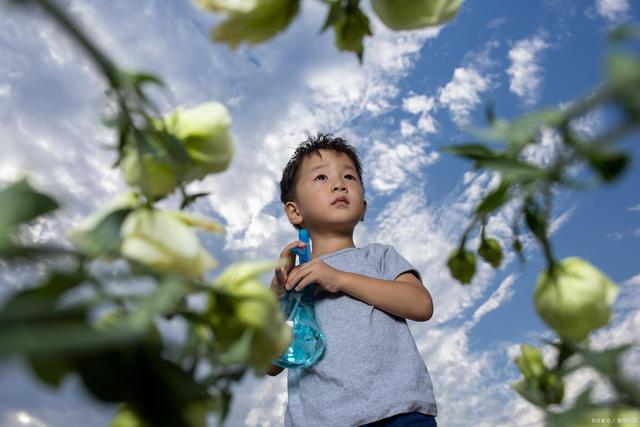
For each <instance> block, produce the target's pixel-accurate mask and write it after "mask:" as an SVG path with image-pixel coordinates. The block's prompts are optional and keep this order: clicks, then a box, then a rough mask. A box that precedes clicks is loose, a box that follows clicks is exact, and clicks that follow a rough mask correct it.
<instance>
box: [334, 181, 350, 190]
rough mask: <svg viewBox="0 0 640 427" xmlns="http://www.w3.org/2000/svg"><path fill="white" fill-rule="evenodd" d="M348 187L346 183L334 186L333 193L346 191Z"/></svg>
mask: <svg viewBox="0 0 640 427" xmlns="http://www.w3.org/2000/svg"><path fill="white" fill-rule="evenodd" d="M346 190H347V186H346V185H344V183H342V182H341V183H336V184H334V185H333V191H346Z"/></svg>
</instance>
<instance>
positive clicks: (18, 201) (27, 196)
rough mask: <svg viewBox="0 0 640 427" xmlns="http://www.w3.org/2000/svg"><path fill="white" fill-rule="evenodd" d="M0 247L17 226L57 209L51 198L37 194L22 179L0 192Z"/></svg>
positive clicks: (56, 204)
mask: <svg viewBox="0 0 640 427" xmlns="http://www.w3.org/2000/svg"><path fill="white" fill-rule="evenodd" d="M0 206H2V209H1V210H0V245H2V244H6V242H7V241H8V240H9V234H10V233H11V232H13V231H14V230H15V229H16V228H17V227H18V226H19V225H21V224H24V223H26V222H29V221H31V220H33V219H35V218H36V217H38V216H40V215H44V214H47V213H49V212H52V211H54V210H56V209H57V208H58V203H57V202H56V201H55V200H53V199H52V198H51V197H49V196H47V195H45V194H42V193H39V192H37V191H36V190H34V189H33V188H31V186H30V185H29V183H28V182H27V180H26V179H22V180H20V181H18V182H16V183H14V184H12V185H10V186H9V187H7V188H4V189H3V190H1V191H0Z"/></svg>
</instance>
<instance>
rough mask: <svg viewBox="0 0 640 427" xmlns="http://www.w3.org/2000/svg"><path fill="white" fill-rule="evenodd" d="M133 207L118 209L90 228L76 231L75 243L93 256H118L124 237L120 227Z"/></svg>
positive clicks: (73, 236)
mask: <svg viewBox="0 0 640 427" xmlns="http://www.w3.org/2000/svg"><path fill="white" fill-rule="evenodd" d="M132 210H133V209H130V208H124V209H117V210H115V211H113V212H110V213H109V214H107V215H106V216H105V217H104V218H103V219H102V220H100V221H99V222H98V224H97V225H96V226H95V227H94V228H93V229H90V230H86V231H82V232H79V233H74V234H73V235H72V236H70V237H72V240H73V243H74V245H75V246H76V247H77V248H78V249H79V250H80V251H82V252H84V253H85V254H87V255H88V256H90V257H92V258H97V257H100V256H117V255H118V254H119V249H120V244H121V243H122V237H121V235H120V227H121V226H122V223H123V222H124V220H125V219H126V218H127V216H128V215H129V214H130V213H131V212H132Z"/></svg>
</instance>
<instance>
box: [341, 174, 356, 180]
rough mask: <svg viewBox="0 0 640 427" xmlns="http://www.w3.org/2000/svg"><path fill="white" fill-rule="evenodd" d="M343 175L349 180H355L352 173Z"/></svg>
mask: <svg viewBox="0 0 640 427" xmlns="http://www.w3.org/2000/svg"><path fill="white" fill-rule="evenodd" d="M344 177H345V178H347V179H349V180H351V181H355V180H356V177H355V176H353V175H345V176H344Z"/></svg>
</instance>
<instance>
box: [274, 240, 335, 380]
mask: <svg viewBox="0 0 640 427" xmlns="http://www.w3.org/2000/svg"><path fill="white" fill-rule="evenodd" d="M298 239H299V240H301V241H302V242H305V243H306V246H305V248H304V249H300V248H293V249H291V251H292V252H293V253H294V254H296V255H297V256H298V264H303V263H305V262H309V261H311V247H310V242H309V233H308V232H307V230H306V229H304V228H303V229H301V230H299V231H298ZM314 290H315V283H312V284H310V285H309V286H306V287H305V288H304V289H302V291H300V292H298V291H294V290H290V291H288V292H287V294H286V295H285V296H284V298H283V299H282V300H281V301H280V307H281V309H282V311H283V313H284V315H285V318H286V319H287V323H289V325H290V326H291V327H292V328H293V340H292V341H291V344H290V345H289V348H287V349H286V350H285V352H284V353H283V354H282V355H281V356H280V357H279V358H277V359H276V360H275V361H274V362H273V363H274V365H277V366H279V367H281V368H289V369H292V368H293V369H295V368H308V367H309V366H311V365H313V364H314V363H316V362H317V361H318V359H320V356H322V353H323V351H324V342H325V337H324V334H323V333H322V330H321V329H320V326H319V325H318V323H317V322H316V311H315V298H314V296H313V292H314Z"/></svg>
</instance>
